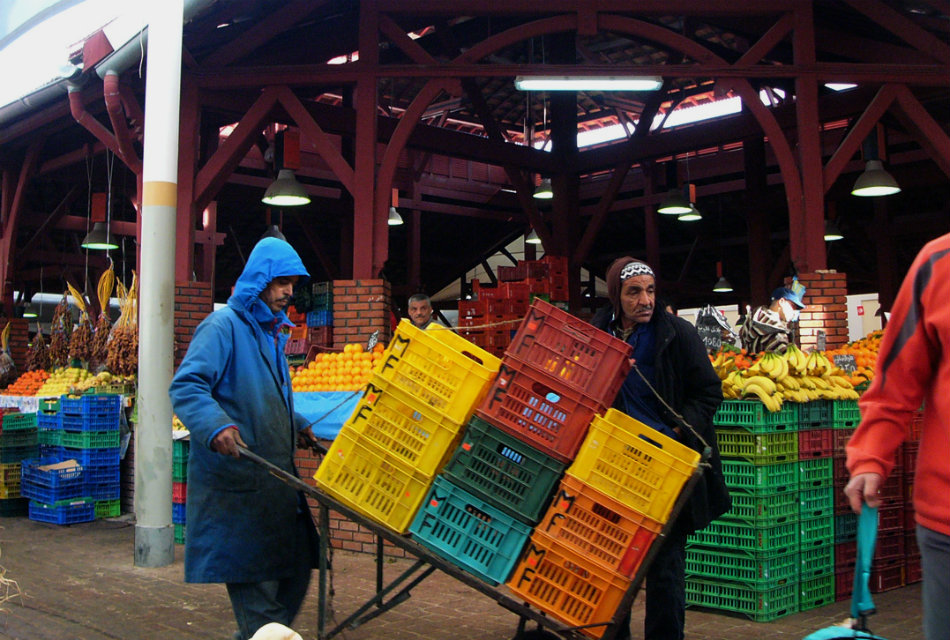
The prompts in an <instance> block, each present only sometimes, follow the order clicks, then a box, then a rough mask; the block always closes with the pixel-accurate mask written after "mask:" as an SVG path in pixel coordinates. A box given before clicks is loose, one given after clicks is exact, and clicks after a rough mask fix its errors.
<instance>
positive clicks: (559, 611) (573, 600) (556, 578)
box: [507, 531, 631, 638]
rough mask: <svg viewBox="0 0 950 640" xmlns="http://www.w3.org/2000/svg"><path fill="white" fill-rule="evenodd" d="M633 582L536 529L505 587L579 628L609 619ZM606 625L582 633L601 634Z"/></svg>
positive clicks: (583, 630) (593, 636)
mask: <svg viewBox="0 0 950 640" xmlns="http://www.w3.org/2000/svg"><path fill="white" fill-rule="evenodd" d="M630 582H631V581H630V580H629V579H628V578H624V577H623V576H620V575H618V574H616V573H613V572H612V571H609V570H607V569H604V568H603V567H601V566H599V565H598V564H596V563H594V562H591V561H590V560H589V559H587V558H586V557H584V556H583V555H581V554H579V553H576V552H574V551H573V550H571V549H569V548H568V547H565V546H564V545H561V544H559V543H557V542H556V541H555V540H552V539H551V538H548V537H547V536H545V535H544V534H543V533H539V532H538V531H535V533H534V534H533V535H532V536H531V540H529V542H528V545H527V546H526V547H525V550H524V551H523V552H522V555H521V560H520V561H519V562H518V565H517V566H516V567H515V571H514V573H513V574H512V576H511V579H510V580H509V581H508V583H507V585H508V588H509V589H511V591H512V592H513V593H515V594H516V595H517V596H518V597H520V598H521V599H523V600H524V601H526V602H528V603H529V604H531V605H533V606H535V607H537V608H538V609H540V610H541V611H544V612H545V613H547V614H549V615H550V616H551V617H553V618H555V619H557V620H560V621H561V622H564V623H565V624H569V625H571V626H580V625H587V624H592V623H595V622H603V623H608V622H610V620H611V619H612V618H613V616H614V614H615V612H616V611H617V606H618V605H619V604H620V600H621V599H622V598H623V596H624V593H626V591H627V589H628V588H629V586H630ZM606 629H607V628H606V626H596V627H588V628H586V629H582V630H581V631H582V633H584V635H587V636H590V637H591V638H599V637H601V636H602V635H603V634H604V632H605V631H606Z"/></svg>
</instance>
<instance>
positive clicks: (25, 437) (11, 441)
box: [0, 413, 39, 449]
mask: <svg viewBox="0 0 950 640" xmlns="http://www.w3.org/2000/svg"><path fill="white" fill-rule="evenodd" d="M31 415H32V416H33V420H34V424H35V423H36V422H35V421H36V414H35V413H34V414H31ZM37 444H39V436H38V434H37V429H36V427H35V426H34V427H33V428H23V429H17V430H4V431H3V433H0V449H9V448H14V447H32V446H36V445H37Z"/></svg>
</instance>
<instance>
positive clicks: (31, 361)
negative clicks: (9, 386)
mask: <svg viewBox="0 0 950 640" xmlns="http://www.w3.org/2000/svg"><path fill="white" fill-rule="evenodd" d="M41 369H49V347H48V346H47V344H46V339H45V338H43V329H42V328H41V327H40V323H39V322H37V323H36V335H35V336H33V341H32V342H31V343H30V348H29V350H28V351H27V352H26V370H27V371H39V370H41Z"/></svg>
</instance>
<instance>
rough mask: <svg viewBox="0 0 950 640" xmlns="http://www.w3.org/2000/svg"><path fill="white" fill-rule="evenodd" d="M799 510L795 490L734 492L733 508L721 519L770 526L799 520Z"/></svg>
mask: <svg viewBox="0 0 950 640" xmlns="http://www.w3.org/2000/svg"><path fill="white" fill-rule="evenodd" d="M799 511H800V509H799V501H798V496H797V495H796V493H795V492H794V491H787V492H785V493H769V494H763V495H755V494H746V493H738V492H733V493H732V508H731V509H730V510H729V511H727V512H726V513H724V514H723V515H722V516H721V517H720V519H721V520H723V521H725V522H744V523H748V524H754V525H756V526H760V527H768V526H773V525H777V524H784V523H788V522H795V521H797V520H798V517H799Z"/></svg>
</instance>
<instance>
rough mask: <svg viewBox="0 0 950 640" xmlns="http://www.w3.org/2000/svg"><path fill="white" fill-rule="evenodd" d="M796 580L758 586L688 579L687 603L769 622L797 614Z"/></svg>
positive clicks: (797, 593)
mask: <svg viewBox="0 0 950 640" xmlns="http://www.w3.org/2000/svg"><path fill="white" fill-rule="evenodd" d="M798 597H799V585H798V583H797V582H794V583H790V584H784V585H780V586H778V587H772V588H769V589H757V588H755V587H754V586H753V587H750V586H747V585H743V584H735V583H727V582H713V581H711V580H701V579H696V578H692V579H688V580H687V581H686V606H688V607H689V606H700V607H710V608H713V609H721V610H724V611H734V612H737V613H741V614H744V615H746V616H748V617H749V618H751V619H753V620H755V621H756V622H768V621H770V620H775V619H777V618H781V617H782V616H787V615H790V614H792V613H798Z"/></svg>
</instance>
